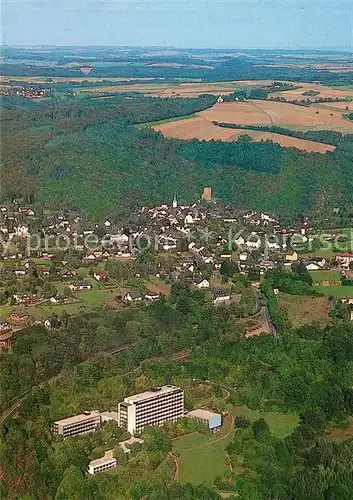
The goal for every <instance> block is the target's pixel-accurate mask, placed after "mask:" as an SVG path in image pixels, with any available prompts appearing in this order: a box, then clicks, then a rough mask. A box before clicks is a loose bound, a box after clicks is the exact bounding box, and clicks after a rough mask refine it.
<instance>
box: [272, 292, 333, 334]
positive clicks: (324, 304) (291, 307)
mask: <svg viewBox="0 0 353 500" xmlns="http://www.w3.org/2000/svg"><path fill="white" fill-rule="evenodd" d="M315 289H316V288H315ZM278 299H279V305H280V306H281V307H284V308H285V309H286V310H287V311H288V319H289V321H290V323H291V325H292V326H293V327H294V328H299V327H301V326H303V325H306V324H310V323H313V322H314V321H317V322H319V323H320V325H322V326H326V325H327V324H328V323H329V321H330V318H329V315H328V313H329V312H330V310H331V304H330V302H329V300H328V298H327V297H306V296H300V295H288V294H286V293H281V294H280V295H279V296H278Z"/></svg>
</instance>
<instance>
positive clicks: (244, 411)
mask: <svg viewBox="0 0 353 500" xmlns="http://www.w3.org/2000/svg"><path fill="white" fill-rule="evenodd" d="M232 413H233V415H234V416H235V417H236V416H242V417H245V418H247V419H248V420H250V422H253V421H254V420H258V419H259V418H263V419H265V420H266V422H267V424H268V425H269V427H270V429H271V432H272V434H274V435H275V436H277V437H278V438H280V439H283V438H285V437H286V436H289V434H291V433H292V432H293V431H294V429H295V428H296V427H297V425H298V423H299V416H298V415H297V414H296V413H278V412H275V411H261V410H251V409H250V408H247V407H246V406H239V407H236V408H233V410H232Z"/></svg>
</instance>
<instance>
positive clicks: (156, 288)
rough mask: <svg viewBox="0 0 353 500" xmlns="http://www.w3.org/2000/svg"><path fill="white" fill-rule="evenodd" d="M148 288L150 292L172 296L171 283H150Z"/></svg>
mask: <svg viewBox="0 0 353 500" xmlns="http://www.w3.org/2000/svg"><path fill="white" fill-rule="evenodd" d="M146 286H147V288H148V290H149V291H150V292H152V293H161V294H163V295H170V290H171V288H172V287H171V285H170V284H169V283H148V285H146Z"/></svg>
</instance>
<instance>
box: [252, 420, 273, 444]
mask: <svg viewBox="0 0 353 500" xmlns="http://www.w3.org/2000/svg"><path fill="white" fill-rule="evenodd" d="M252 429H253V431H254V437H255V439H257V440H258V441H261V442H269V441H270V439H271V432H270V428H269V426H268V424H267V422H266V420H265V419H264V418H260V419H258V420H255V422H253V424H252Z"/></svg>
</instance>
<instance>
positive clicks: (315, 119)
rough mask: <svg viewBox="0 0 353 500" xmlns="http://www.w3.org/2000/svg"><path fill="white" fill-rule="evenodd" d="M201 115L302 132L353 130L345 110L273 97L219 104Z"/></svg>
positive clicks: (213, 119)
mask: <svg viewBox="0 0 353 500" xmlns="http://www.w3.org/2000/svg"><path fill="white" fill-rule="evenodd" d="M199 115H200V116H202V117H203V118H205V119H206V120H208V121H211V122H212V121H218V122H223V123H234V124H239V125H279V126H282V127H286V128H291V129H294V130H302V131H304V130H337V131H340V132H353V124H352V123H350V122H349V121H348V120H346V119H344V118H343V117H342V113H341V111H331V110H329V109H326V108H319V107H316V106H310V107H303V106H297V105H295V104H289V103H283V102H277V101H270V100H256V101H246V102H230V103H225V102H223V103H216V104H215V105H214V106H212V107H211V108H209V109H206V110H204V111H201V112H200V113H199ZM331 115H332V116H331Z"/></svg>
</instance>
